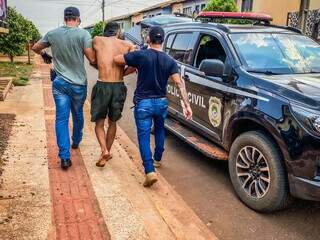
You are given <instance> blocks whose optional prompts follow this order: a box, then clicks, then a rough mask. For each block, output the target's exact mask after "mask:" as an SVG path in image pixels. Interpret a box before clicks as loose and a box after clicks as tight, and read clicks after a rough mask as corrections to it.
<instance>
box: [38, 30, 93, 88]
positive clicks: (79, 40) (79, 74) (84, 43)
mask: <svg viewBox="0 0 320 240" xmlns="http://www.w3.org/2000/svg"><path fill="white" fill-rule="evenodd" d="M41 43H42V44H43V45H45V46H46V47H51V51H52V56H53V66H54V70H55V72H56V73H57V74H58V75H60V76H62V77H63V79H65V80H66V81H67V82H70V83H73V84H77V85H86V84H87V74H86V70H85V67H84V49H86V48H92V38H91V35H90V33H89V32H88V31H86V30H84V29H81V28H78V27H67V26H64V27H59V28H57V29H55V30H52V31H50V32H48V33H47V34H46V35H45V36H44V37H43V38H42V40H41Z"/></svg>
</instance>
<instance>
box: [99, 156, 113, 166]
mask: <svg viewBox="0 0 320 240" xmlns="http://www.w3.org/2000/svg"><path fill="white" fill-rule="evenodd" d="M111 158H112V154H110V155H108V156H101V157H100V159H99V160H98V161H97V162H96V166H97V167H100V168H103V167H104V166H105V165H106V163H107V162H108V161H109V160H110V159H111Z"/></svg>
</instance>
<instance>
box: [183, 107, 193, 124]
mask: <svg viewBox="0 0 320 240" xmlns="http://www.w3.org/2000/svg"><path fill="white" fill-rule="evenodd" d="M192 115H193V112H192V109H191V107H190V104H188V106H186V109H185V112H184V117H185V118H186V119H187V120H191V119H192Z"/></svg>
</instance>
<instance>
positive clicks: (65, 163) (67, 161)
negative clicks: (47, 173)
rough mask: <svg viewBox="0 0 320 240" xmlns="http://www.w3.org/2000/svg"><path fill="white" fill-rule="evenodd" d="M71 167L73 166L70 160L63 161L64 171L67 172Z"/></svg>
mask: <svg viewBox="0 0 320 240" xmlns="http://www.w3.org/2000/svg"><path fill="white" fill-rule="evenodd" d="M71 166H72V162H71V160H70V159H61V168H62V169H63V170H67V169H68V168H69V167H71Z"/></svg>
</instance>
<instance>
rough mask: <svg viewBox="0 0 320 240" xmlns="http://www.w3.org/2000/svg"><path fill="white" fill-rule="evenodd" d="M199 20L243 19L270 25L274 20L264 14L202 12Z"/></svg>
mask: <svg viewBox="0 0 320 240" xmlns="http://www.w3.org/2000/svg"><path fill="white" fill-rule="evenodd" d="M198 18H207V19H243V20H253V21H260V22H266V23H270V22H271V21H272V20H273V18H272V17H271V16H270V15H268V14H264V13H249V12H200V13H199V14H198V16H197V19H198Z"/></svg>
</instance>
